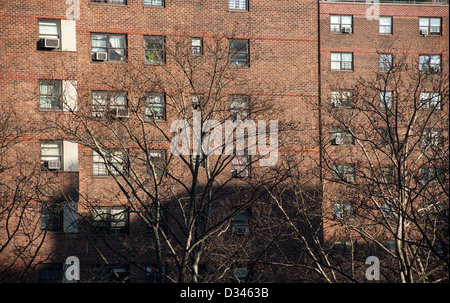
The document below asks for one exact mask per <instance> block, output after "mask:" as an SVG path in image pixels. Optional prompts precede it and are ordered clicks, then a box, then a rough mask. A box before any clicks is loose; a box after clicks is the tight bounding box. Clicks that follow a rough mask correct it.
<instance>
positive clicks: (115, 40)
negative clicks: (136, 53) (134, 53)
mask: <svg viewBox="0 0 450 303" xmlns="http://www.w3.org/2000/svg"><path fill="white" fill-rule="evenodd" d="M109 45H110V46H111V47H112V48H125V38H124V37H123V36H109Z"/></svg>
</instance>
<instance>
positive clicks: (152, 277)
mask: <svg viewBox="0 0 450 303" xmlns="http://www.w3.org/2000/svg"><path fill="white" fill-rule="evenodd" d="M146 271H147V273H146V276H147V283H158V282H164V281H165V275H166V267H165V266H162V268H161V271H162V273H161V275H160V276H161V277H158V276H159V275H158V265H157V264H151V265H150V266H148V267H147V268H146ZM159 279H162V281H159Z"/></svg>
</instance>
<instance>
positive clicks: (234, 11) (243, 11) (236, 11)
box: [228, 8, 249, 13]
mask: <svg viewBox="0 0 450 303" xmlns="http://www.w3.org/2000/svg"><path fill="white" fill-rule="evenodd" d="M228 12H230V13H248V12H249V10H248V9H237V8H229V9H228Z"/></svg>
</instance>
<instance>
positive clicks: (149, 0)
mask: <svg viewBox="0 0 450 303" xmlns="http://www.w3.org/2000/svg"><path fill="white" fill-rule="evenodd" d="M144 5H151V6H164V0H144Z"/></svg>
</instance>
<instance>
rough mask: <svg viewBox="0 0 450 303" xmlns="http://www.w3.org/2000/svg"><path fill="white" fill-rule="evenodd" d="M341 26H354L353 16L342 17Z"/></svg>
mask: <svg viewBox="0 0 450 303" xmlns="http://www.w3.org/2000/svg"><path fill="white" fill-rule="evenodd" d="M341 24H342V25H351V24H352V16H342V17H341Z"/></svg>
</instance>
